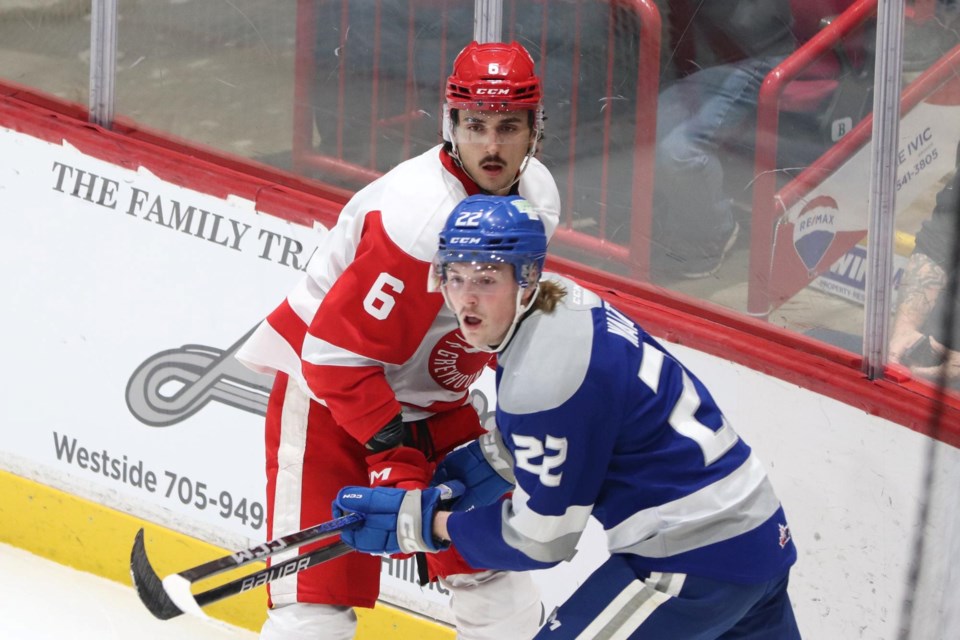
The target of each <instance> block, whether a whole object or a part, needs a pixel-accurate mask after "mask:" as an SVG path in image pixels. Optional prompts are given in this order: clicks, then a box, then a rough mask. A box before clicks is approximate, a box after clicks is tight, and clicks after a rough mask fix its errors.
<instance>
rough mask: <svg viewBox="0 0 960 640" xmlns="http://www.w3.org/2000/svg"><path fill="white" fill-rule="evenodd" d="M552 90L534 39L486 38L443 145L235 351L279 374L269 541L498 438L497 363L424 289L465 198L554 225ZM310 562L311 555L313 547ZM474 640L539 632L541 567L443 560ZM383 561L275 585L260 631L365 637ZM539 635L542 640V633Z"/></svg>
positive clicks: (321, 254)
mask: <svg viewBox="0 0 960 640" xmlns="http://www.w3.org/2000/svg"><path fill="white" fill-rule="evenodd" d="M542 128H543V108H542V89H541V84H540V81H539V78H538V77H537V75H536V72H535V67H534V62H533V59H532V58H531V57H530V55H529V53H528V52H527V51H526V50H525V49H524V48H523V47H522V46H520V45H519V44H517V43H515V42H514V43H510V44H502V43H488V44H477V43H476V42H473V43H471V44H470V45H468V46H467V47H465V48H464V49H463V51H461V52H460V54H459V55H458V56H457V58H456V60H455V61H454V66H453V72H452V74H451V75H450V77H449V79H448V81H447V84H446V104H445V110H444V126H443V137H444V143H443V144H442V145H438V146H436V147H434V148H433V149H430V150H429V151H427V152H426V153H424V154H422V155H420V156H418V157H415V158H412V159H410V160H407V161H405V162H403V163H401V164H399V165H398V166H397V167H395V168H394V169H392V170H391V171H389V172H388V173H386V174H385V175H383V176H382V177H381V178H379V179H377V180H375V181H374V182H372V183H371V184H369V185H368V186H367V187H365V188H364V189H362V190H361V191H359V192H358V193H357V194H356V195H355V196H354V197H353V198H352V199H351V200H350V201H349V202H348V203H347V204H346V205H345V206H344V208H343V211H342V212H341V214H340V217H339V219H338V222H337V224H336V225H335V226H334V227H333V228H332V229H331V230H330V232H329V233H328V234H327V235H326V236H325V237H324V238H323V239H322V241H321V242H320V244H319V246H318V247H317V251H316V252H315V254H314V256H313V258H312V259H311V261H310V263H309V264H308V266H307V269H306V275H305V277H304V278H303V279H302V281H301V282H300V283H299V284H298V285H297V286H296V287H295V288H294V290H293V291H291V292H290V293H289V294H288V295H287V297H286V299H285V300H284V301H283V302H282V303H281V304H280V305H279V306H278V307H277V308H276V309H275V310H274V311H273V312H272V313H271V314H270V315H269V316H268V317H267V319H266V320H265V321H264V322H263V323H262V324H261V325H260V327H258V328H257V330H256V331H255V332H254V334H253V335H252V336H251V338H250V339H249V340H248V341H247V343H246V344H245V345H244V347H243V348H242V349H241V351H240V353H239V354H238V358H239V359H240V360H241V361H243V362H244V363H245V364H246V365H247V366H249V367H251V368H253V369H255V370H257V371H261V372H267V373H275V374H276V380H275V383H274V387H273V392H272V394H271V397H270V401H269V405H268V408H267V417H266V466H267V505H268V514H267V537H268V538H275V537H277V536H281V535H284V534H286V533H290V532H292V531H297V530H299V529H302V528H304V527H307V526H310V525H313V524H316V523H318V522H323V521H325V520H328V519H330V517H331V508H330V503H331V500H332V499H333V498H334V497H335V496H336V494H337V491H338V489H340V487H342V486H344V485H357V484H372V485H376V486H396V487H401V488H421V487H425V486H426V485H427V483H428V481H429V479H430V477H431V475H432V471H433V467H434V465H435V464H436V462H438V461H439V460H440V459H441V458H442V457H443V455H445V453H446V452H448V451H450V450H452V449H453V448H454V447H456V446H457V445H459V444H462V443H464V442H467V441H469V440H472V439H474V438H476V437H477V436H478V435H479V434H480V433H482V432H483V429H482V427H481V425H480V423H479V418H478V416H477V414H476V412H475V411H474V409H473V408H472V407H471V406H470V405H469V404H467V399H468V391H469V385H470V384H471V383H472V382H473V381H475V380H476V378H477V377H478V376H479V375H480V373H481V372H482V370H483V368H484V367H485V366H486V365H487V363H488V359H489V357H490V354H487V353H484V352H481V351H478V350H476V349H473V348H471V347H470V346H469V345H468V344H467V343H466V341H465V340H464V339H463V336H462V335H461V334H460V332H459V330H458V328H457V321H456V318H455V317H454V316H453V314H452V313H450V312H449V311H448V310H447V309H446V308H445V307H444V303H443V298H442V296H441V295H440V293H438V292H428V291H426V288H425V286H424V285H425V283H426V282H427V281H428V278H429V276H430V268H431V267H430V263H431V259H432V258H433V255H434V253H435V252H436V238H437V234H438V233H439V232H440V230H441V228H442V226H443V224H444V222H445V221H446V218H447V215H448V214H449V212H450V211H451V210H452V209H453V207H454V206H455V205H456V204H457V203H458V202H459V201H460V200H462V199H463V198H465V197H467V196H468V195H474V194H477V193H491V194H498V195H507V194H511V193H513V194H519V195H521V196H523V197H524V198H525V199H526V200H528V201H529V202H530V203H531V204H532V205H533V206H534V207H535V208H536V209H537V211H538V213H539V214H540V216H541V219H542V220H543V221H544V222H545V224H546V226H547V230H548V232H552V231H553V229H554V228H555V227H556V224H557V222H558V219H559V209H560V199H559V193H558V191H557V187H556V184H555V182H554V180H553V178H552V177H551V175H550V173H549V171H548V170H547V169H546V168H545V167H544V166H543V164H542V163H540V162H539V161H538V160H537V159H536V158H535V157H534V154H535V151H536V149H537V144H538V141H539V140H540V137H541V136H542ZM301 551H302V550H301ZM429 565H430V566H429V569H430V573H431V575H432V576H439V577H441V580H442V581H443V585H444V586H445V587H447V588H448V589H450V590H451V592H452V603H453V613H454V616H455V618H456V621H457V627H458V632H459V637H461V638H464V639H470V638H476V639H485V638H497V639H498V640H502V638H508V637H525V636H529V635H532V633H533V632H534V631H535V630H536V628H537V625H538V624H539V622H540V614H541V606H540V602H539V597H538V595H537V592H536V589H535V587H534V585H533V583H532V581H531V580H530V579H529V577H527V576H526V574H514V573H504V572H490V571H476V570H473V569H471V568H470V567H469V566H468V565H466V563H465V562H464V561H463V560H462V559H461V558H460V557H459V556H458V554H457V553H456V551H455V550H451V551H448V552H445V553H444V554H437V555H436V556H430V557H429ZM379 575H380V559H379V558H376V557H372V556H367V555H364V554H356V553H355V554H349V555H347V556H345V557H343V558H340V559H337V560H335V561H332V562H328V563H325V564H323V565H320V566H318V567H315V568H312V569H310V570H309V571H306V572H302V573H298V574H295V575H293V576H289V577H288V578H284V579H281V580H278V581H276V582H274V583H272V584H271V585H270V590H269V594H270V610H269V616H268V620H267V622H266V623H265V625H264V627H263V629H262V631H261V638H263V639H264V640H299V639H300V638H303V639H306V638H309V639H310V640H317V639H320V638H324V639H332V638H336V639H340V638H344V639H346V638H352V637H353V636H354V630H355V626H356V617H355V614H354V612H353V609H352V608H353V607H372V606H373V605H374V603H375V602H376V600H377V596H378V594H379ZM527 631H530V633H528V632H527Z"/></svg>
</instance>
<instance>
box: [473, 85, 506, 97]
mask: <svg viewBox="0 0 960 640" xmlns="http://www.w3.org/2000/svg"><path fill="white" fill-rule="evenodd" d="M476 93H477V95H478V96H508V95H510V89H502V88H501V89H491V88H486V87H477V92H476Z"/></svg>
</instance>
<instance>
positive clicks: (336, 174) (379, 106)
mask: <svg viewBox="0 0 960 640" xmlns="http://www.w3.org/2000/svg"><path fill="white" fill-rule="evenodd" d="M427 5H429V6H427ZM408 6H409V7H410V9H409V11H408V13H407V15H406V16H405V20H406V24H405V25H403V29H404V30H405V34H406V35H405V50H403V51H402V52H401V51H399V50H398V48H397V36H396V34H397V33H398V32H399V31H400V29H398V25H397V24H396V15H395V14H391V18H392V19H393V22H390V23H388V24H384V23H383V20H384V19H385V18H384V16H383V12H382V10H381V3H380V2H376V3H373V2H371V3H368V4H367V5H366V6H365V11H366V13H365V15H364V18H365V20H367V21H368V22H372V24H370V25H369V28H362V25H361V24H359V23H358V22H355V21H353V20H351V18H350V12H351V8H353V11H354V12H356V11H357V9H356V7H357V5H356V4H352V3H349V2H346V1H345V0H341V2H340V3H339V7H336V3H335V4H334V5H330V4H329V3H328V4H327V6H326V7H322V8H323V9H331V7H333V8H336V9H337V11H336V12H338V13H339V27H338V29H339V34H340V36H339V37H340V38H341V41H340V48H339V49H338V52H341V53H342V52H343V51H345V49H344V48H343V47H344V46H345V45H346V44H347V40H348V38H351V39H352V38H361V37H362V38H366V39H367V41H366V42H365V43H364V45H365V46H369V48H370V54H371V55H370V61H371V62H370V63H369V68H366V69H364V74H363V77H362V78H360V77H357V76H358V74H356V73H353V74H351V72H350V68H348V61H347V56H346V55H339V56H338V59H337V63H336V64H337V70H336V80H335V83H336V90H337V93H338V95H337V104H336V114H335V115H334V114H331V116H332V117H334V118H335V119H336V121H337V122H336V133H335V140H324V141H323V144H322V145H321V146H317V145H315V143H314V109H315V105H314V104H313V101H314V98H315V92H314V88H315V86H316V84H315V83H316V75H317V64H316V58H315V56H316V43H317V36H318V30H317V24H318V15H319V14H318V10H319V9H320V8H321V7H320V6H319V4H318V2H317V0H299V1H298V4H297V34H296V38H297V53H296V61H295V67H296V68H295V74H296V88H295V93H294V114H293V117H294V121H293V127H294V135H293V143H292V157H293V169H294V171H295V172H297V173H302V174H305V175H316V176H317V177H318V179H321V180H322V179H323V178H324V176H327V177H333V178H336V179H342V180H344V181H347V182H350V183H352V184H355V185H356V186H358V187H359V186H361V185H362V184H365V183H367V182H369V181H371V180H373V179H375V178H377V177H379V176H380V175H382V172H383V171H385V170H387V169H388V168H389V163H388V162H386V161H385V160H384V158H383V157H381V151H382V147H383V144H381V135H384V132H385V131H387V130H389V131H390V135H393V136H394V137H398V136H399V138H400V143H399V158H398V159H404V158H408V157H410V156H411V155H414V154H415V153H419V152H420V151H422V150H423V149H418V148H417V143H422V142H423V139H422V138H423V136H421V139H415V136H414V128H415V127H416V126H420V127H421V128H422V127H423V126H424V124H426V123H425V121H424V120H423V119H424V117H425V114H424V113H423V107H420V108H418V107H417V103H416V99H415V92H416V90H417V84H418V79H417V78H416V77H415V76H414V69H415V62H416V60H415V55H416V50H415V45H416V38H417V33H416V29H415V19H416V15H415V11H416V7H417V6H419V7H420V10H422V11H424V12H426V11H427V10H428V9H429V11H430V13H429V14H428V15H429V16H430V19H431V20H434V21H435V22H436V25H439V30H440V31H439V46H440V55H439V60H438V64H437V68H436V71H435V73H436V76H437V82H436V86H437V87H442V86H443V84H444V81H445V79H446V76H447V75H448V74H449V68H448V67H449V60H451V59H452V55H453V54H455V53H456V50H459V47H460V46H462V45H463V44H464V43H463V42H459V41H458V42H449V41H448V29H447V27H448V21H449V15H448V14H449V11H450V10H451V9H450V8H451V7H452V6H453V5H450V4H449V3H448V2H447V1H445V0H421V1H420V3H419V5H418V4H417V3H409V5H408ZM538 6H539V7H540V11H541V14H542V16H541V17H542V26H541V27H540V33H539V37H540V41H539V43H538V44H539V54H540V55H539V56H536V55H535V57H539V60H538V70H539V73H540V75H541V77H542V78H544V83H545V93H546V100H547V112H548V118H549V117H550V112H551V107H552V105H553V104H555V103H556V102H557V101H559V100H561V99H569V101H570V102H569V107H568V108H569V121H568V122H565V123H560V124H561V128H562V130H563V131H564V132H565V134H566V138H567V139H566V140H558V139H557V138H555V137H551V139H550V140H549V141H548V142H549V145H551V147H550V151H551V154H552V155H553V157H555V158H556V159H558V160H561V161H563V162H564V164H565V167H560V168H558V167H556V166H551V167H550V168H551V169H552V170H553V171H554V175H555V176H557V178H558V182H565V185H563V186H562V189H563V190H562V191H561V196H562V197H563V198H564V202H563V205H564V216H563V218H562V220H561V224H560V226H559V228H558V229H557V231H556V235H555V237H554V244H555V246H558V245H559V246H566V247H569V248H572V249H575V250H577V251H580V252H583V253H586V254H588V255H589V256H594V257H596V258H599V259H601V260H604V261H614V262H616V263H619V264H621V265H624V266H625V267H626V270H627V271H628V272H629V274H630V275H631V276H632V277H635V278H638V279H646V278H647V276H648V274H649V266H650V234H651V226H652V224H651V220H652V206H653V179H654V175H653V173H654V145H655V142H656V110H657V94H658V90H659V77H660V70H659V66H660V37H661V36H660V30H661V20H660V13H659V11H658V9H657V7H656V5H655V4H654V2H653V0H611V1H610V2H609V3H607V7H608V10H609V11H610V15H609V19H608V22H607V25H608V26H607V33H606V34H605V35H606V38H607V43H606V46H605V49H604V51H605V59H604V60H598V61H597V65H598V66H600V65H602V68H591V69H585V68H581V67H580V66H579V65H581V59H582V56H581V53H582V49H584V48H586V47H587V46H592V47H593V49H592V50H597V47H596V46H595V45H596V43H595V42H591V41H590V40H589V39H587V38H588V36H589V38H596V33H592V32H591V33H589V34H584V33H582V31H581V29H580V24H581V19H582V18H584V17H585V16H584V12H586V11H590V12H594V13H592V14H591V15H592V16H596V15H597V14H596V12H598V11H600V10H602V7H603V3H601V2H596V1H595V0H581V1H578V2H576V3H573V5H572V7H571V5H569V4H564V5H563V10H565V11H570V10H572V11H573V16H572V19H571V20H572V23H573V24H574V25H575V31H574V37H573V44H572V47H573V55H572V56H571V57H570V69H569V71H570V77H569V78H558V81H560V80H562V81H563V82H568V83H570V90H569V95H564V96H559V95H551V86H552V85H551V80H552V79H553V78H556V77H557V76H558V74H559V73H561V72H558V71H556V70H555V68H554V67H558V66H559V64H558V59H557V58H553V57H551V53H552V52H551V51H550V49H549V48H548V47H549V44H548V28H550V27H549V24H551V23H550V21H548V18H552V19H553V21H552V24H557V23H558V22H559V21H558V20H557V15H553V16H551V15H550V13H549V12H550V11H558V9H557V6H558V5H553V4H551V3H548V2H543V3H540V4H539V5H538ZM511 7H512V9H511ZM458 8H460V9H462V7H459V6H458ZM515 9H516V3H513V4H512V5H510V6H508V7H507V9H505V10H504V23H505V24H504V30H503V39H504V40H511V39H514V38H516V37H517V35H518V34H516V33H515V32H514V28H515V26H516V21H515V20H514V18H513V16H512V15H511V11H512V10H513V11H515ZM527 9H528V10H529V7H527ZM371 12H372V17H371V15H370V14H371ZM332 13H335V12H332ZM324 15H326V14H324ZM528 15H529V14H528ZM563 18H564V20H563V22H564V23H565V25H564V26H565V27H566V26H567V24H568V21H567V20H566V18H567V16H563ZM624 21H628V22H629V23H630V24H629V25H628V26H626V27H624V25H623V22H624ZM329 26H330V25H326V24H325V25H324V28H329ZM459 26H462V25H459ZM384 28H389V29H391V33H392V34H393V46H392V47H391V49H390V51H387V52H385V51H383V50H382V48H383V44H382V40H381V38H382V34H383V29H384ZM619 28H624V29H627V30H630V29H635V30H636V34H635V35H636V37H635V38H633V37H632V36H633V35H634V34H631V38H630V39H629V40H628V43H629V44H630V45H631V46H632V45H633V43H635V45H636V47H637V49H636V51H635V52H629V53H630V55H631V56H635V65H636V66H635V69H634V68H633V65H634V63H633V62H631V63H630V64H629V69H628V71H630V72H635V73H636V77H635V78H633V79H632V82H631V83H629V84H631V85H632V87H633V88H632V92H633V93H632V95H630V96H627V101H626V104H628V105H629V104H632V111H633V113H632V114H630V120H631V121H632V123H633V125H632V126H633V132H632V133H633V137H632V151H631V154H630V161H631V163H632V170H631V172H630V174H629V177H625V178H622V179H620V180H618V181H614V180H612V179H611V177H610V174H611V164H610V163H611V155H610V145H611V142H612V141H619V140H620V139H621V138H622V135H623V134H622V133H620V132H619V131H618V130H617V129H618V124H617V122H616V121H615V120H614V117H613V113H614V111H615V110H620V109H623V107H622V106H621V105H622V104H623V102H621V101H616V100H613V98H614V97H615V96H616V94H617V93H618V90H617V83H623V81H624V78H623V77H622V75H623V71H624V64H623V63H622V62H620V63H619V67H618V61H617V60H616V59H615V51H617V49H616V47H615V46H614V40H615V38H617V36H618V33H617V29H619ZM361 32H362V33H361ZM535 35H536V34H534V35H533V36H531V34H530V33H529V31H527V32H524V34H523V36H524V38H526V40H527V41H530V39H531V37H535ZM618 43H619V41H618ZM354 46H356V45H355V43H354ZM454 48H456V50H454ZM620 50H622V47H621V49H620ZM384 53H388V54H392V55H405V56H406V60H405V61H404V65H403V66H404V67H405V69H406V76H405V77H404V78H396V77H394V78H393V79H394V80H398V81H400V82H394V83H393V84H391V85H390V88H391V89H392V91H386V90H385V89H384V84H385V79H384V75H385V74H383V73H382V70H381V68H380V66H379V65H380V62H379V61H380V60H381V59H382V55H383V54H384ZM324 55H329V52H325V54H324ZM397 62H398V61H396V60H395V59H394V60H391V63H393V64H394V65H396V63H397ZM615 70H616V71H618V72H619V73H615ZM421 72H422V66H421ZM581 73H589V74H596V73H601V74H602V77H603V79H604V81H603V85H604V92H605V96H606V102H605V104H603V105H602V113H601V116H600V117H599V118H598V122H599V127H598V129H599V136H600V137H601V141H600V148H601V151H600V153H599V155H598V157H597V161H598V163H599V170H596V169H593V170H591V171H590V173H589V175H588V174H587V173H586V172H585V171H583V170H581V168H580V167H581V165H580V164H579V163H578V158H579V156H578V145H577V139H578V138H577V133H578V122H580V116H581V115H582V114H581V110H582V109H583V105H581V104H580V91H579V85H580V77H581ZM357 82H365V83H368V84H367V85H366V86H365V87H364V96H368V97H369V100H370V103H371V104H372V105H373V106H372V108H371V109H370V119H369V121H368V122H367V123H365V124H364V128H367V129H368V131H367V132H365V133H366V135H367V138H366V142H365V143H364V145H363V146H364V148H363V150H362V152H360V153H357V149H356V144H355V145H354V147H353V148H351V150H350V153H348V150H347V148H346V146H345V143H344V139H345V136H346V135H348V134H351V135H353V139H354V140H356V139H357V135H356V134H357V132H356V131H349V130H348V129H349V127H351V125H356V121H353V122H351V119H350V116H351V115H352V114H351V113H350V104H349V103H347V102H345V100H346V98H345V96H347V94H348V93H349V92H350V91H351V87H352V86H353V87H355V86H356V84H355V83H357ZM351 83H354V84H352V85H351ZM401 84H402V87H403V99H402V106H400V100H399V99H398V97H397V95H396V93H397V91H398V87H399V86H401ZM421 84H422V79H421ZM331 86H333V82H332V81H331ZM387 93H389V95H385V94H387ZM440 100H441V91H440V90H439V89H438V90H437V95H436V103H437V107H436V109H435V110H432V111H434V113H438V112H439V103H440ZM589 106H591V108H593V107H596V106H597V105H589ZM384 112H388V113H384ZM618 113H623V112H619V111H618ZM321 117H323V116H321ZM433 122H436V118H434V119H433ZM552 124H553V123H552V122H550V123H548V133H550V132H551V129H552V127H551V126H550V125H552ZM619 126H622V122H621V123H620V125H619ZM438 129H439V127H438ZM328 137H330V134H329V133H328ZM435 142H436V141H431V142H430V144H434V143H435ZM563 145H565V148H561V149H559V150H558V149H557V147H558V146H560V147H562V146H563ZM421 146H422V144H421ZM393 151H394V156H391V157H397V153H396V151H397V144H396V141H394V149H393ZM359 156H363V157H364V160H362V161H360V160H358V159H357V157H359ZM553 164H556V163H553ZM561 178H565V180H561ZM586 180H591V181H593V180H596V182H597V184H596V185H594V184H593V183H592V182H591V183H590V184H589V185H586V184H585V181H586ZM627 181H629V184H627ZM588 188H589V189H590V190H591V191H592V192H595V193H596V194H598V195H597V196H596V197H594V198H591V207H590V208H591V209H592V210H590V211H577V210H576V209H577V207H576V206H575V203H576V202H577V201H578V200H577V197H578V194H577V191H578V190H579V189H584V190H585V191H586V190H587V189H588ZM614 193H616V194H618V195H619V194H627V193H629V198H627V196H626V195H623V196H622V197H621V198H620V199H621V200H623V199H626V200H627V201H628V205H627V206H626V207H624V208H625V209H626V211H625V212H622V213H620V215H621V218H624V217H625V218H626V220H618V221H617V222H618V223H619V222H626V224H629V234H623V235H621V236H620V237H618V238H616V240H611V239H610V237H609V236H610V235H611V233H610V227H611V226H612V224H611V223H610V219H611V215H612V214H611V211H610V210H609V207H608V202H609V201H610V200H611V194H614ZM584 217H589V218H591V225H592V226H591V230H590V231H585V230H583V229H582V228H578V224H577V223H578V221H582V219H583V218H584Z"/></svg>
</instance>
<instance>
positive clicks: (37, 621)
mask: <svg viewBox="0 0 960 640" xmlns="http://www.w3.org/2000/svg"><path fill="white" fill-rule="evenodd" d="M256 637H257V634H255V633H253V632H251V631H248V630H246V629H239V628H237V627H232V626H230V625H227V624H225V623H223V622H219V621H215V620H209V621H204V620H201V619H199V618H194V617H191V616H186V615H184V616H180V617H178V618H174V619H173V620H167V621H161V620H157V619H156V618H154V617H153V616H152V615H150V612H149V611H147V610H146V608H144V606H143V604H142V603H141V602H140V599H139V598H138V597H137V594H136V592H135V591H134V590H133V587H132V586H125V585H122V584H119V583H117V582H113V581H112V580H107V579H106V578H101V577H100V576H95V575H93V574H90V573H84V572H82V571H77V570H76V569H72V568H70V567H66V566H64V565H61V564H58V563H56V562H52V561H50V560H47V559H46V558H41V557H40V556H36V555H33V554H31V553H28V552H26V551H23V550H22V549H18V548H17V547H12V546H10V545H6V544H0V638H3V640H65V639H66V638H69V639H70V640H129V639H130V638H140V639H142V640H255V639H256Z"/></svg>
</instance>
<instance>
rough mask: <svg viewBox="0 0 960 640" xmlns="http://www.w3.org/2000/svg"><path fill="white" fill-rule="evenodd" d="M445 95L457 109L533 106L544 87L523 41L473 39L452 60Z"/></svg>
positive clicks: (537, 104) (492, 109) (503, 108)
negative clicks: (541, 85) (505, 41)
mask: <svg viewBox="0 0 960 640" xmlns="http://www.w3.org/2000/svg"><path fill="white" fill-rule="evenodd" d="M446 98H447V104H448V105H449V106H450V107H451V108H454V109H476V110H478V111H513V110H517V109H527V110H534V109H538V108H539V107H540V103H541V101H542V99H543V91H542V90H541V88H540V78H538V77H537V74H536V71H535V69H534V63H533V58H532V57H530V54H529V53H528V52H527V50H526V49H524V48H523V46H522V45H520V43H518V42H515V41H514V42H511V43H510V44H505V43H503V42H488V43H485V44H479V43H478V42H476V41H474V42H471V43H470V44H468V45H467V46H466V47H464V48H463V50H462V51H461V52H460V54H459V55H457V59H456V60H454V61H453V73H451V74H450V77H449V78H448V79H447V91H446Z"/></svg>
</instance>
